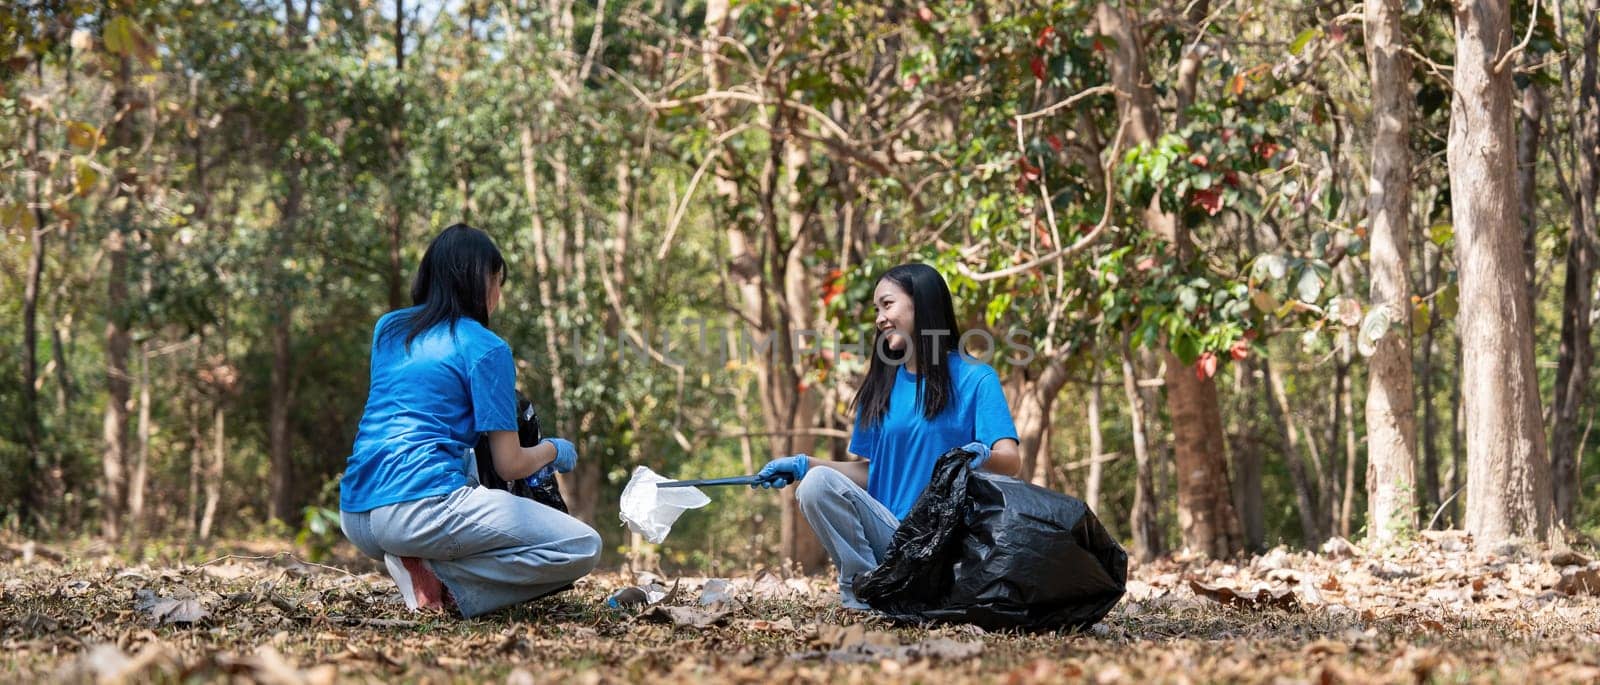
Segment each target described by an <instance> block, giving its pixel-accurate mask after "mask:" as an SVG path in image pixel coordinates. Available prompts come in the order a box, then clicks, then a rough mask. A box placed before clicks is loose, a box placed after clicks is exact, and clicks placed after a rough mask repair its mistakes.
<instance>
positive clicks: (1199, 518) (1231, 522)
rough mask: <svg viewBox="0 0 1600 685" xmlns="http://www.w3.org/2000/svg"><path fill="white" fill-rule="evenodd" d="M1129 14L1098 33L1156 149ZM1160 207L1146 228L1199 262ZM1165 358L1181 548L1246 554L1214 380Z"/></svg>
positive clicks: (1132, 121)
mask: <svg viewBox="0 0 1600 685" xmlns="http://www.w3.org/2000/svg"><path fill="white" fill-rule="evenodd" d="M1126 12H1127V10H1126V9H1119V8H1114V7H1112V6H1111V5H1109V4H1106V3H1101V4H1100V5H1099V6H1098V8H1097V10H1096V13H1095V16H1096V20H1097V21H1098V23H1099V25H1100V32H1101V33H1103V34H1105V35H1107V36H1110V37H1111V38H1113V39H1114V40H1115V41H1116V48H1115V49H1114V50H1112V51H1111V59H1110V62H1111V78H1112V82H1113V83H1114V84H1115V85H1116V88H1117V109H1118V111H1119V115H1120V118H1121V120H1122V121H1123V122H1125V123H1126V124H1127V135H1128V138H1129V140H1130V141H1131V142H1132V143H1133V144H1135V145H1138V144H1144V143H1154V142H1155V140H1156V139H1157V138H1158V137H1159V136H1160V133H1161V130H1160V129H1161V125H1160V119H1159V118H1158V116H1157V112H1156V108H1155V94H1154V91H1153V89H1152V87H1151V83H1150V76H1149V69H1148V68H1147V67H1146V64H1145V58H1144V47H1143V43H1142V42H1141V40H1140V37H1139V31H1138V22H1137V20H1136V19H1135V18H1134V17H1133V16H1131V15H1129V14H1127V13H1126ZM1157 197H1158V198H1159V196H1157ZM1158 202H1159V200H1152V202H1151V206H1150V207H1148V208H1146V210H1145V217H1144V218H1145V222H1146V223H1147V224H1148V225H1149V226H1150V228H1151V230H1152V231H1153V232H1154V233H1156V234H1158V235H1160V236H1162V237H1163V238H1164V239H1165V240H1167V242H1169V243H1170V244H1171V245H1172V246H1173V247H1174V252H1175V253H1176V255H1177V258H1178V260H1179V261H1180V262H1184V263H1187V262H1188V261H1190V260H1191V259H1193V257H1194V248H1193V245H1192V244H1191V243H1190V240H1189V234H1188V231H1187V230H1185V228H1184V227H1183V225H1182V223H1181V222H1179V221H1178V217H1177V216H1175V215H1174V214H1172V213H1171V212H1170V211H1166V210H1164V209H1163V208H1162V207H1160V206H1159V204H1158ZM1164 357H1165V361H1166V374H1165V383H1166V389H1167V413H1168V414H1169V415H1170V416H1171V419H1172V432H1173V436H1174V454H1175V457H1176V465H1177V471H1178V524H1179V527H1180V528H1182V531H1183V543H1184V546H1185V547H1187V548H1188V549H1190V550H1191V551H1193V552H1197V553H1200V554H1205V555H1209V556H1213V557H1228V556H1232V555H1233V554H1235V553H1237V552H1238V551H1239V550H1241V549H1242V548H1243V546H1244V539H1243V538H1244V536H1243V535H1242V534H1241V532H1240V530H1239V517H1238V515H1237V514H1236V513H1235V512H1234V509H1233V500H1232V490H1233V488H1232V486H1231V485H1230V484H1229V483H1228V459H1227V453H1226V452H1227V450H1226V447H1225V445H1224V444H1223V440H1222V430H1223V427H1222V414H1221V410H1220V409H1219V408H1218V405H1217V387H1216V384H1215V383H1214V382H1213V381H1212V379H1210V378H1204V379H1202V378H1199V377H1197V376H1196V375H1195V373H1194V369H1192V368H1191V367H1189V366H1188V365H1186V364H1183V363H1182V362H1181V361H1179V360H1178V358H1177V356H1176V355H1174V354H1173V353H1172V352H1171V351H1167V352H1165V353H1164Z"/></svg>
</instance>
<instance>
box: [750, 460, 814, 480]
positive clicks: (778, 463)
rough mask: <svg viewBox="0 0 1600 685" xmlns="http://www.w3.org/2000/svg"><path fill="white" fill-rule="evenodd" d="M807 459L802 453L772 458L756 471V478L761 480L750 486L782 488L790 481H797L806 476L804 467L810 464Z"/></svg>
mask: <svg viewBox="0 0 1600 685" xmlns="http://www.w3.org/2000/svg"><path fill="white" fill-rule="evenodd" d="M809 459H810V458H809V457H807V456H806V455H804V454H796V455H794V456H792V457H779V458H777V459H773V460H772V461H769V462H767V465H766V466H763V467H761V470H760V471H758V472H756V478H759V479H761V480H760V482H759V483H756V484H755V485H751V486H750V487H752V488H754V487H758V486H759V487H763V488H782V487H784V486H787V485H788V484H790V483H798V482H800V479H801V478H805V477H806V469H807V468H808V467H809V466H810V461H809Z"/></svg>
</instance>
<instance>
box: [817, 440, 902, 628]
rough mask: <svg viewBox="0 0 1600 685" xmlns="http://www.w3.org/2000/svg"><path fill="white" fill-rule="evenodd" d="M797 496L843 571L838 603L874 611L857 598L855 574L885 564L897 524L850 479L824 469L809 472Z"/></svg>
mask: <svg viewBox="0 0 1600 685" xmlns="http://www.w3.org/2000/svg"><path fill="white" fill-rule="evenodd" d="M794 497H795V499H796V500H797V501H799V503H800V512H801V513H802V514H804V515H805V517H806V522H807V523H810V524H811V530H814V531H816V533H817V539H818V540H820V541H821V542H822V547H823V549H826V550H828V558H829V559H832V560H833V565H834V566H836V567H838V569H839V598H840V599H841V600H842V601H843V603H844V606H845V608H847V609H868V608H870V607H868V606H867V604H866V603H865V602H862V601H860V600H858V599H856V593H855V589H854V586H853V581H854V580H855V577H856V574H859V573H866V572H867V571H871V570H872V569H875V568H877V567H878V564H881V563H883V555H884V553H885V552H886V551H887V550H888V549H889V541H890V540H892V539H893V538H894V530H895V529H896V528H899V527H900V521H899V519H896V518H895V517H894V514H893V513H890V511H889V508H888V507H885V506H883V503H881V502H879V501H878V500H875V499H873V498H872V495H869V494H867V491H866V490H863V489H862V488H861V486H859V485H856V484H855V481H852V480H850V477H849V476H846V475H844V474H843V473H840V472H838V471H835V470H833V469H830V468H827V467H825V466H824V467H818V468H814V469H810V470H808V471H807V472H806V477H805V478H803V479H801V480H800V485H799V486H798V487H796V488H795V493H794Z"/></svg>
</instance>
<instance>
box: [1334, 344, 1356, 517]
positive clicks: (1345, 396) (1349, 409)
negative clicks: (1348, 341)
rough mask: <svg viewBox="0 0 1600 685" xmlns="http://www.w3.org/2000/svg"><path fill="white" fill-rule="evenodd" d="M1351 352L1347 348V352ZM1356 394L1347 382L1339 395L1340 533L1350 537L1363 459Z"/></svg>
mask: <svg viewBox="0 0 1600 685" xmlns="http://www.w3.org/2000/svg"><path fill="white" fill-rule="evenodd" d="M1349 353H1350V350H1349V348H1348V347H1347V348H1345V354H1346V355H1348V354H1349ZM1348 363H1349V362H1348V361H1347V362H1346V364H1348ZM1355 394H1356V393H1355V389H1354V388H1353V387H1352V385H1350V384H1346V385H1345V387H1344V392H1342V393H1340V397H1339V402H1340V403H1341V406H1343V407H1344V412H1343V415H1344V418H1343V423H1344V425H1343V426H1342V428H1343V429H1344V503H1343V504H1342V505H1341V506H1340V507H1339V535H1340V536H1341V537H1344V538H1349V537H1350V532H1351V527H1350V516H1351V515H1352V514H1353V513H1354V512H1353V510H1354V509H1355V503H1356V463H1357V462H1359V461H1361V448H1360V447H1359V446H1358V445H1357V444H1356V414H1355V411H1356V406H1355Z"/></svg>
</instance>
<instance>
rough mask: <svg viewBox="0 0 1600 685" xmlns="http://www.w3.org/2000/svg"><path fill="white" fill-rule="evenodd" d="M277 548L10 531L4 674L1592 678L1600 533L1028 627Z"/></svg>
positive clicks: (1146, 570) (1176, 577) (5, 549)
mask: <svg viewBox="0 0 1600 685" xmlns="http://www.w3.org/2000/svg"><path fill="white" fill-rule="evenodd" d="M287 549H288V548H287V546H286V545H281V544H280V545H276V547H274V545H272V544H270V543H258V544H255V545H234V546H232V547H227V548H219V551H218V554H219V555H221V556H218V557H216V558H213V559H211V560H210V561H208V562H206V563H199V564H193V563H181V562H172V563H145V564H138V565H130V564H128V563H126V562H124V561H119V560H118V558H117V557H115V556H112V555H109V554H106V553H104V551H97V550H96V549H94V548H93V547H88V548H81V549H74V548H72V547H51V546H48V545H42V544H35V543H31V542H26V541H17V540H14V539H11V540H7V539H3V538H0V568H3V569H4V572H3V578H4V580H3V581H0V650H3V652H0V681H5V682H39V681H58V682H59V681H67V682H87V681H99V682H118V681H124V680H131V681H157V682H177V681H190V680H238V681H251V680H254V681H259V682H269V683H301V682H303V683H324V682H335V681H339V682H345V681H356V682H361V681H374V682H392V681H405V682H453V681H468V682H483V681H505V682H512V683H534V682H557V681H560V682H568V681H571V682H583V683H608V682H639V681H652V682H654V681H661V680H665V681H672V682H685V681H688V682H712V683H718V682H748V683H767V682H779V681H783V682H790V681H803V682H830V683H831V682H838V683H873V685H886V684H888V683H897V682H940V683H944V682H971V681H983V682H1003V683H1008V684H1009V683H1054V682H1094V683H1119V682H1134V683H1137V682H1216V681H1247V682H1317V683H1335V682H1347V683H1368V682H1407V683H1410V682H1519V683H1539V684H1540V685H1543V684H1544V683H1550V682H1594V681H1600V562H1592V561H1590V559H1591V558H1592V557H1593V553H1592V550H1585V551H1583V552H1582V553H1577V552H1560V553H1552V552H1550V551H1548V550H1543V549H1539V548H1502V549H1499V550H1483V549H1478V546H1475V545H1474V544H1473V543H1472V541H1471V540H1470V538H1468V537H1466V536H1465V535H1463V534H1460V533H1443V534H1432V533H1430V534H1427V535H1426V536H1424V537H1423V538H1421V539H1418V540H1416V541H1415V542H1413V543H1411V544H1409V545H1406V546H1403V547H1397V548H1394V549H1389V550H1387V551H1384V552H1382V553H1378V552H1369V551H1363V550H1361V549H1359V548H1356V547H1354V546H1351V545H1348V544H1346V543H1343V541H1340V540H1335V541H1334V542H1333V543H1330V545H1329V546H1328V547H1326V548H1325V551H1324V553H1323V554H1310V553H1292V552H1288V551H1284V550H1274V551H1272V552H1269V553H1267V554H1265V555H1261V556H1257V557H1253V558H1251V559H1248V560H1245V561H1240V562H1236V563H1231V564H1230V563H1222V562H1199V561H1184V560H1181V559H1179V560H1163V561H1160V562H1157V563H1153V564H1146V565H1142V566H1139V567H1137V568H1135V569H1134V570H1133V572H1132V573H1131V574H1130V575H1131V577H1130V579H1129V583H1128V594H1127V596H1126V597H1125V598H1124V600H1123V601H1122V603H1121V604H1119V605H1118V606H1117V608H1116V609H1115V610H1113V611H1112V613H1111V614H1110V615H1109V616H1107V617H1106V619H1105V620H1104V621H1103V622H1102V623H1100V624H1098V625H1096V626H1094V628H1093V629H1091V630H1089V631H1085V632H1082V633H1073V634H1033V635H1029V634H1011V633H1001V632H984V631H982V630H978V629H975V628H972V627H967V626H942V627H907V626H897V625H894V624H891V623H888V622H886V621H883V620H881V619H876V618H872V617H870V616H868V615H863V614H858V613H853V612H847V611H844V610H842V609H840V608H839V607H838V606H837V602H836V599H835V597H836V596H835V593H834V587H833V585H832V583H831V582H829V581H828V580H826V579H824V578H820V577H813V578H808V577H788V576H785V575H782V574H780V573H775V572H771V571H763V570H756V571H752V572H749V573H747V574H741V575H740V576H738V577H734V578H727V579H721V580H720V581H717V580H715V579H705V578H688V577H683V578H661V579H660V581H661V582H662V583H663V584H664V585H665V586H667V587H673V586H676V591H675V592H674V593H673V594H671V595H670V596H668V597H667V598H666V599H663V600H661V601H660V602H659V603H657V604H655V605H653V606H651V607H650V608H648V609H646V610H645V611H643V612H621V611H617V610H613V609H608V608H606V607H605V598H606V597H607V596H609V595H610V594H611V593H612V592H613V591H614V590H616V589H618V588H619V587H623V586H626V585H630V584H633V583H635V582H639V581H641V580H644V581H649V580H651V579H649V578H640V577H635V576H633V575H632V574H628V575H624V574H621V573H617V572H610V573H598V574H596V575H593V576H591V577H589V578H587V579H585V580H583V581H581V582H580V583H579V584H578V585H577V587H576V588H575V589H574V590H573V591H570V592H567V593H563V594H561V595H558V596H555V597H551V598H547V599H543V600H539V601H536V602H533V603H530V604H528V605H525V606H522V607H518V608H516V609H514V610H510V611H507V612H502V613H499V614H495V615H492V616H489V617H486V618H480V619H475V620H461V619H452V618H446V617H443V616H423V615H416V614H411V613H408V612H407V611H406V609H405V607H404V605H403V604H401V601H400V597H399V593H398V591H396V590H395V588H394V585H393V583H392V582H390V581H389V580H388V578H387V577H386V576H384V575H381V574H380V573H376V572H375V571H376V569H375V567H373V566H372V565H371V564H368V563H366V562H364V561H357V560H351V559H340V560H335V561H332V562H329V564H328V565H316V564H309V563H305V562H302V561H299V560H297V559H296V558H295V557H294V556H292V555H291V554H289V553H287V551H286V550H287ZM719 597H720V598H726V599H725V600H724V601H722V602H721V603H715V604H710V605H703V604H702V603H701V600H702V599H708V600H709V599H717V598H719ZM669 607H671V608H670V609H669Z"/></svg>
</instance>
